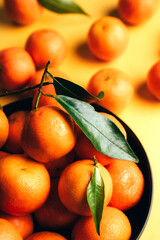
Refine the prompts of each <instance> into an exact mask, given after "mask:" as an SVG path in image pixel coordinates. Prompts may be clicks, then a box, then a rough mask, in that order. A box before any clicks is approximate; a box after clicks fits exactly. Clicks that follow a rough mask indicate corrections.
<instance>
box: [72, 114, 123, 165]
mask: <svg viewBox="0 0 160 240" xmlns="http://www.w3.org/2000/svg"><path fill="white" fill-rule="evenodd" d="M101 114H103V115H104V116H106V117H108V118H109V119H110V120H111V121H113V122H114V123H115V124H116V126H117V127H118V128H119V129H120V130H121V132H122V133H123V134H124V136H125V138H127V135H126V131H125V129H124V127H123V126H122V124H121V123H120V122H119V121H118V120H117V119H116V118H115V117H114V116H112V115H110V114H107V113H102V112H101ZM77 129H78V131H77V141H76V145H75V152H76V155H77V156H78V158H80V159H93V157H94V156H95V157H96V158H97V159H98V162H99V163H100V164H102V165H107V164H109V163H111V162H112V161H114V159H113V158H110V157H108V156H107V155H104V154H102V153H100V152H99V151H98V150H97V149H96V148H95V147H94V145H93V144H92V142H91V141H90V140H89V139H88V138H87V137H86V135H85V134H84V133H83V132H82V131H81V129H80V128H79V127H78V128H77Z"/></svg>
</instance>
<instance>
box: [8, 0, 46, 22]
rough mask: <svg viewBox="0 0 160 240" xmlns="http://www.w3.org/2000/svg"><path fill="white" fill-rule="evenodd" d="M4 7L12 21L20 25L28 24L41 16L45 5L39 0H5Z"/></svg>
mask: <svg viewBox="0 0 160 240" xmlns="http://www.w3.org/2000/svg"><path fill="white" fill-rule="evenodd" d="M4 9H5V11H6V14H7V16H8V18H9V19H10V20H11V21H13V22H15V23H18V24H20V25H27V24H31V23H33V22H35V21H36V20H38V19H39V18H40V16H41V14H42V10H43V7H42V6H41V5H40V4H39V2H38V0H27V1H22V0H5V1H4ZM31 9H32V11H31Z"/></svg>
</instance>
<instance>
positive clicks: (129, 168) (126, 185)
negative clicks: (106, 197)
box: [106, 159, 144, 211]
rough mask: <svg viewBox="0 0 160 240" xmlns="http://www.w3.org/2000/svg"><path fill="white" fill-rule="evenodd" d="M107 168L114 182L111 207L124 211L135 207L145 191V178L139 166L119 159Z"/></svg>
mask: <svg viewBox="0 0 160 240" xmlns="http://www.w3.org/2000/svg"><path fill="white" fill-rule="evenodd" d="M106 168H107V170H108V171H109V173H110V175H111V178H112V181H113V193H112V197H111V201H110V203H109V205H110V206H112V207H116V208H118V209H120V210H122V211H123V210H127V209H130V208H132V207H133V206H135V205H136V204H137V203H138V202H139V200H140V199H141V197H142V194H143V190H144V177H143V174H142V172H141V170H140V169H139V167H138V166H137V164H136V163H134V162H131V161H126V160H118V159H117V160H115V161H113V162H112V163H111V164H109V165H108V166H107V167H106Z"/></svg>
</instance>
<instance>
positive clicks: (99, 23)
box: [87, 16, 129, 61]
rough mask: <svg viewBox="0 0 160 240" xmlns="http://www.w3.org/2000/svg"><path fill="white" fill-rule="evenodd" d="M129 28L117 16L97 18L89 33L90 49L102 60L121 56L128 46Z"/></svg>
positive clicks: (88, 42)
mask: <svg viewBox="0 0 160 240" xmlns="http://www.w3.org/2000/svg"><path fill="white" fill-rule="evenodd" d="M128 40H129V33H128V29H127V27H126V26H125V24H124V23H123V22H122V21H121V20H120V19H118V18H116V17H110V16H105V17H102V18H100V19H98V20H96V21H95V22H94V23H93V24H92V25H91V27H90V29H89V32H88V35H87V44H88V47H89V49H90V51H91V52H92V53H93V55H94V56H96V57H97V58H98V59H100V60H104V61H111V60H113V59H115V58H117V57H119V56H120V55H121V54H122V53H123V52H124V50H125V49H126V47H127V44H128Z"/></svg>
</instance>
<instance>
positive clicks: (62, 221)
mask: <svg viewBox="0 0 160 240" xmlns="http://www.w3.org/2000/svg"><path fill="white" fill-rule="evenodd" d="M58 181H59V178H57V179H52V187H51V191H50V195H49V197H48V199H47V201H46V202H45V203H44V204H43V206H42V207H41V208H39V209H38V210H37V211H35V214H34V215H35V218H36V220H37V222H38V223H39V224H40V226H42V227H43V228H44V229H52V230H53V229H61V231H62V229H65V228H68V227H71V226H72V225H73V223H74V222H75V220H76V219H77V215H76V214H75V213H73V212H70V211H69V210H68V209H67V208H65V206H64V205H63V204H62V203H61V201H60V199H59V196H58Z"/></svg>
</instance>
